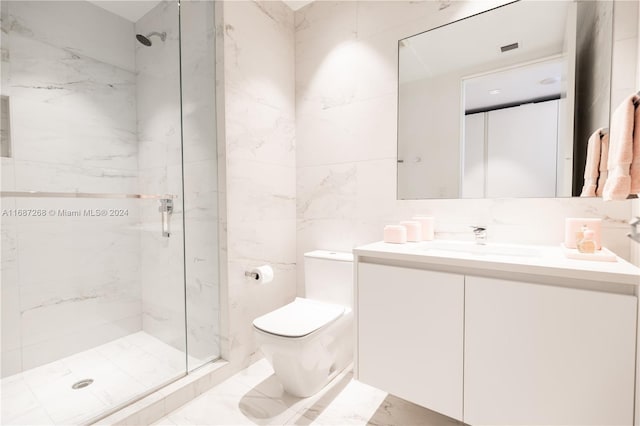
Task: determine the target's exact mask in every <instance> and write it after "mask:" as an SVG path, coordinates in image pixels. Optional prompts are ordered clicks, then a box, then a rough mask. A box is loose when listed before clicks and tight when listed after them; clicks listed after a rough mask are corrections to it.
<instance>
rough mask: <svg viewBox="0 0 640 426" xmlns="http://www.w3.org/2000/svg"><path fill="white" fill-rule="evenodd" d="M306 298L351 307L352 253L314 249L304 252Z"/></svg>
mask: <svg viewBox="0 0 640 426" xmlns="http://www.w3.org/2000/svg"><path fill="white" fill-rule="evenodd" d="M304 289H305V297H306V298H307V299H312V300H319V301H321V302H327V303H335V304H338V305H343V306H348V307H349V308H353V254H351V253H341V252H335V251H327V250H315V251H312V252H308V253H305V254H304Z"/></svg>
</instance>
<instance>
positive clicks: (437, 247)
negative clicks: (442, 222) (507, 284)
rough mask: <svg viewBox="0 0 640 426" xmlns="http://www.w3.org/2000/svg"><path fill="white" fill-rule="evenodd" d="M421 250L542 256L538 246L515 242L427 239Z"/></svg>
mask: <svg viewBox="0 0 640 426" xmlns="http://www.w3.org/2000/svg"><path fill="white" fill-rule="evenodd" d="M420 248H421V250H426V251H444V252H456V253H468V254H475V255H494V256H518V257H540V256H541V252H540V250H539V249H538V248H536V247H531V246H521V245H515V244H499V243H487V244H478V243H476V242H473V241H452V240H434V241H425V242H423V243H422V244H421V245H420Z"/></svg>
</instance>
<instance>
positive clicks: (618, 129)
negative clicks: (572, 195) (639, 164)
mask: <svg viewBox="0 0 640 426" xmlns="http://www.w3.org/2000/svg"><path fill="white" fill-rule="evenodd" d="M639 100H640V96H638V95H632V96H629V97H628V98H627V99H625V100H624V101H623V102H622V103H621V104H620V105H619V106H618V108H616V110H615V112H614V113H613V116H612V117H611V126H610V131H609V133H610V138H609V159H608V162H607V165H608V166H607V168H608V170H609V176H608V178H607V182H606V183H605V186H604V191H603V193H602V197H603V199H605V200H625V199H626V198H627V197H628V196H629V194H630V193H631V176H630V174H629V173H630V168H631V163H632V162H633V159H634V154H633V151H634V149H633V145H634V140H633V126H634V120H635V105H634V103H635V102H637V101H639ZM638 149H640V148H636V155H639V154H638V153H637V150H638ZM639 156H640V155H639ZM634 174H635V170H634Z"/></svg>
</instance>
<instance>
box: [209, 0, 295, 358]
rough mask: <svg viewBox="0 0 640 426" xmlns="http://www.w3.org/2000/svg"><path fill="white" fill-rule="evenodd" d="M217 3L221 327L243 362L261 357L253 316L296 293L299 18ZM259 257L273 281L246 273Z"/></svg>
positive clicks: (267, 8) (231, 353)
mask: <svg viewBox="0 0 640 426" xmlns="http://www.w3.org/2000/svg"><path fill="white" fill-rule="evenodd" d="M220 9H221V11H222V13H223V16H219V18H220V19H221V22H222V23H223V24H222V25H221V26H220V32H219V34H218V35H219V39H220V40H221V41H222V42H223V55H224V56H223V63H224V70H223V72H222V74H221V75H220V76H219V81H220V84H222V85H223V86H224V99H222V100H221V104H220V106H219V108H221V107H222V105H223V109H222V110H223V111H224V119H223V121H222V122H220V123H219V124H220V131H221V137H222V138H223V139H221V140H225V141H226V142H225V144H224V150H225V152H220V154H221V157H220V160H221V162H220V163H221V164H222V167H221V171H223V172H224V175H225V183H224V185H225V186H224V196H223V199H224V201H225V203H226V219H225V218H223V221H222V228H223V233H222V234H223V235H224V236H225V238H224V239H223V242H222V243H221V250H223V251H222V253H221V254H222V256H223V257H226V258H227V259H228V262H226V263H225V265H224V270H223V276H226V277H227V278H226V280H227V282H228V286H227V288H224V289H223V290H224V291H223V306H226V309H227V312H226V313H224V315H223V318H225V317H226V318H225V320H224V324H223V325H224V328H223V332H222V333H223V339H224V340H223V344H224V355H225V358H226V359H228V360H229V361H230V362H231V363H232V364H233V366H234V368H239V366H246V365H247V364H248V363H250V362H251V361H253V360H255V359H256V358H257V357H259V355H258V354H256V352H255V351H256V347H255V342H254V338H253V331H252V325H251V324H252V321H253V320H254V319H255V318H256V317H258V316H260V315H262V314H264V313H266V312H269V311H271V310H273V309H276V308H278V307H280V306H282V305H284V304H286V303H288V302H290V301H292V300H293V298H294V297H295V295H296V284H295V270H296V265H295V244H296V227H295V221H296V213H295V203H296V201H295V196H296V187H295V179H296V155H295V138H294V133H295V122H294V119H295V106H294V105H295V95H294V92H295V87H294V75H295V70H294V26H293V25H294V18H293V12H292V11H291V10H290V9H289V8H288V7H287V6H285V5H284V3H282V2H273V1H241V2H224V3H223V6H222V7H221V8H220ZM222 210H225V209H222ZM263 264H270V265H271V266H273V268H274V271H275V278H274V280H273V282H271V283H269V284H264V285H260V284H256V283H254V282H252V281H251V280H250V279H249V278H246V277H245V276H244V272H245V271H246V270H248V269H250V268H252V267H255V266H259V265H263Z"/></svg>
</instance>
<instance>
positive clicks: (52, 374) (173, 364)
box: [0, 331, 198, 425]
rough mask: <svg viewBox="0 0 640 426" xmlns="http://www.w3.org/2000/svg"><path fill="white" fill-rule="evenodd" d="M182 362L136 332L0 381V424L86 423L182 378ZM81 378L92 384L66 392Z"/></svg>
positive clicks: (178, 353) (182, 356)
mask: <svg viewBox="0 0 640 426" xmlns="http://www.w3.org/2000/svg"><path fill="white" fill-rule="evenodd" d="M190 361H194V362H196V363H197V362H198V361H197V360H195V359H192V360H190ZM185 362H186V358H185V354H184V352H182V351H179V350H177V349H175V348H173V347H171V346H169V345H167V344H165V343H163V342H162V341H160V340H158V339H156V338H155V337H153V336H151V335H149V334H147V333H145V332H143V331H140V332H138V333H134V334H131V335H128V336H125V337H122V338H120V339H117V340H114V341H111V342H109V343H106V344H104V345H101V346H98V347H95V348H93V349H89V350H87V351H84V352H79V353H77V354H74V355H71V356H69V357H66V358H63V359H60V360H58V361H55V362H52V363H49V364H46V365H43V366H40V367H36V368H33V369H31V370H28V371H25V372H22V373H19V374H16V375H13V376H10V377H6V378H4V379H2V380H1V381H0V383H1V389H2V393H1V403H0V419H1V423H2V424H3V425H5V424H6V425H9V424H11V425H14V424H15V425H20V424H23V425H42V424H65V425H66V424H79V423H86V422H87V421H89V420H91V419H93V418H95V417H97V416H100V415H101V414H102V413H104V412H106V411H107V410H110V409H112V408H114V407H115V406H117V405H120V404H123V403H125V402H127V401H129V400H131V399H132V398H134V397H136V396H137V395H140V394H142V393H143V392H145V391H147V390H150V389H151V388H154V387H157V386H160V385H162V384H163V383H166V382H167V381H169V380H171V379H173V378H176V377H178V376H180V375H182V374H183V373H184V372H185ZM83 379H93V383H92V384H91V385H89V386H87V387H85V388H82V389H72V388H71V386H72V385H73V384H74V383H76V382H78V381H80V380H83Z"/></svg>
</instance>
